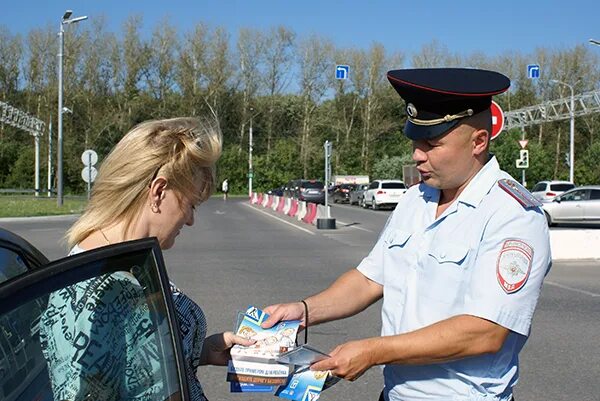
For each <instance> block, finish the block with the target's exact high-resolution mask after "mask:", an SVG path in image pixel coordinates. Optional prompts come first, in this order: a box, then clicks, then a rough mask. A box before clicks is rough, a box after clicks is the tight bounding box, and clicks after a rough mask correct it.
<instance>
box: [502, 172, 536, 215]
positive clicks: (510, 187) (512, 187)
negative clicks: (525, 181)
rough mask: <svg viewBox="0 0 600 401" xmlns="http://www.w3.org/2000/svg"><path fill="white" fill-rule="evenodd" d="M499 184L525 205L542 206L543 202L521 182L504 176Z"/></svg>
mask: <svg viewBox="0 0 600 401" xmlns="http://www.w3.org/2000/svg"><path fill="white" fill-rule="evenodd" d="M498 186H500V188H502V189H503V190H504V192H506V193H507V194H509V195H510V196H512V197H513V198H514V199H515V200H516V201H517V202H519V203H520V204H521V206H523V207H526V208H528V207H540V206H542V203H541V202H540V201H539V200H537V199H535V198H534V197H533V195H531V193H530V192H529V191H528V190H527V189H526V188H525V187H524V186H523V185H521V184H519V183H518V182H516V181H514V180H509V179H508V178H503V179H501V180H499V181H498Z"/></svg>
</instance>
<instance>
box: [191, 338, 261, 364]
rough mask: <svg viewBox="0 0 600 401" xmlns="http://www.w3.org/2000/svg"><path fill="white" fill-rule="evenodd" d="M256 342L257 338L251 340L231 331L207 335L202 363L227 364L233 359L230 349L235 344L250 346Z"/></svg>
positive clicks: (203, 347)
mask: <svg viewBox="0 0 600 401" xmlns="http://www.w3.org/2000/svg"><path fill="white" fill-rule="evenodd" d="M254 343H256V340H250V339H247V338H246V337H242V336H238V335H236V334H234V333H232V332H231V331H226V332H224V333H217V334H213V335H212V336H208V337H206V339H205V340H204V344H203V345H202V356H201V359H200V360H201V362H200V363H201V364H202V365H220V366H223V365H227V361H229V360H230V359H231V354H230V352H229V351H230V350H231V347H233V346H234V345H235V344H239V345H243V346H245V347H248V346H250V345H253V344H254Z"/></svg>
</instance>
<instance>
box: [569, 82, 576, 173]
mask: <svg viewBox="0 0 600 401" xmlns="http://www.w3.org/2000/svg"><path fill="white" fill-rule="evenodd" d="M569 89H571V130H570V134H569V141H570V147H569V181H571V182H572V183H574V182H575V180H574V177H573V175H574V171H575V91H574V89H573V87H572V86H571V85H569Z"/></svg>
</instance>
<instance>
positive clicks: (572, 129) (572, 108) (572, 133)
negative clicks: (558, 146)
mask: <svg viewBox="0 0 600 401" xmlns="http://www.w3.org/2000/svg"><path fill="white" fill-rule="evenodd" d="M550 82H553V83H556V84H561V85H565V86H566V87H568V88H569V89H570V90H571V106H570V110H569V114H570V116H571V127H570V132H569V143H570V145H569V181H571V182H573V183H574V182H575V181H574V179H573V172H574V168H575V90H574V89H573V86H572V85H569V84H568V83H566V82H563V81H559V80H558V79H552V80H551V81H550Z"/></svg>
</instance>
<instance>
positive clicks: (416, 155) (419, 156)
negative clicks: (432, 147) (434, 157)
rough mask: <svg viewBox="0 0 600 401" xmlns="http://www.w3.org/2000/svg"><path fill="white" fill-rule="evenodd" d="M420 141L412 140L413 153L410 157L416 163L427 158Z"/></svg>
mask: <svg viewBox="0 0 600 401" xmlns="http://www.w3.org/2000/svg"><path fill="white" fill-rule="evenodd" d="M420 142H422V141H414V142H413V153H412V158H413V160H414V161H415V162H417V163H422V162H424V161H426V160H427V153H425V151H424V150H423V147H424V146H423V144H422V143H420Z"/></svg>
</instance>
